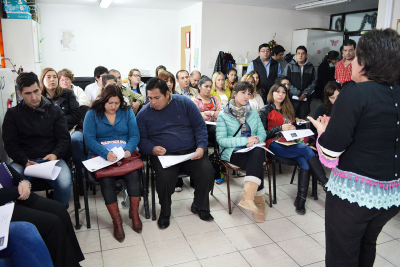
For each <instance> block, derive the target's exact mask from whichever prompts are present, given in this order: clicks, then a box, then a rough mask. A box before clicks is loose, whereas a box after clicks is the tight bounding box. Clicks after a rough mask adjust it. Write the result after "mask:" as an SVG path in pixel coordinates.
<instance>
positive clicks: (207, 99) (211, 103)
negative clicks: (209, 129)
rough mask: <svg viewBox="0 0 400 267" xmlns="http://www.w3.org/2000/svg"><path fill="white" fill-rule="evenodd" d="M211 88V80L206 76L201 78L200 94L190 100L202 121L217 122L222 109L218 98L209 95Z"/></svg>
mask: <svg viewBox="0 0 400 267" xmlns="http://www.w3.org/2000/svg"><path fill="white" fill-rule="evenodd" d="M211 87H212V81H211V79H210V78H208V77H207V76H203V77H201V78H200V80H199V89H200V93H199V94H198V95H197V96H195V97H194V98H192V101H193V102H194V103H195V104H196V106H197V107H198V108H199V110H200V113H201V116H203V119H204V121H217V118H218V114H219V112H220V110H221V108H222V105H221V101H219V99H218V97H216V96H212V95H211ZM214 130H215V127H214ZM209 138H210V136H209Z"/></svg>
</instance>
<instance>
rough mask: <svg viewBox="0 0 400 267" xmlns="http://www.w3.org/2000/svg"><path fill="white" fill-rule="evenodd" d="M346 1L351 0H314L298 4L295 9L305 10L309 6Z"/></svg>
mask: <svg viewBox="0 0 400 267" xmlns="http://www.w3.org/2000/svg"><path fill="white" fill-rule="evenodd" d="M346 2H351V0H319V1H314V2H310V3H304V4H300V5H297V6H296V7H295V9H296V10H303V9H308V8H315V7H322V6H330V5H336V4H342V3H346Z"/></svg>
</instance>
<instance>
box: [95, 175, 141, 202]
mask: <svg viewBox="0 0 400 267" xmlns="http://www.w3.org/2000/svg"><path fill="white" fill-rule="evenodd" d="M116 178H123V179H124V180H125V182H126V189H127V191H128V196H130V197H140V189H141V188H140V185H141V182H140V171H139V170H135V171H133V172H130V173H128V174H126V175H123V176H118V177H103V178H100V179H99V182H100V186H101V194H102V195H103V197H104V201H105V203H106V205H111V204H114V203H116V202H117V193H116V190H115V179H116Z"/></svg>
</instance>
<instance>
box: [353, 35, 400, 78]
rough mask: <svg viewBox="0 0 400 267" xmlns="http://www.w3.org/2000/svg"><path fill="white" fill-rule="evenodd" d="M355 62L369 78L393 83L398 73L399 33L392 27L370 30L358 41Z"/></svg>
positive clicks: (399, 57)
mask: <svg viewBox="0 0 400 267" xmlns="http://www.w3.org/2000/svg"><path fill="white" fill-rule="evenodd" d="M357 62H358V64H359V65H362V64H363V65H364V67H363V68H362V70H361V71H362V72H364V73H363V75H364V76H366V77H367V78H368V79H369V80H373V81H375V82H378V83H384V84H389V85H394V84H395V83H396V80H397V78H398V77H399V75H400V72H399V69H400V35H399V34H398V33H397V32H396V31H395V30H393V29H385V30H377V29H375V30H372V31H369V32H367V33H365V34H363V35H362V36H361V38H360V40H359V41H358V47H357Z"/></svg>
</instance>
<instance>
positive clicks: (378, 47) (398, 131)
mask: <svg viewBox="0 0 400 267" xmlns="http://www.w3.org/2000/svg"><path fill="white" fill-rule="evenodd" d="M351 64H352V69H353V71H352V75H351V79H352V80H353V81H355V83H349V84H347V85H346V86H345V87H344V88H343V89H342V90H341V92H340V95H339V97H338V99H337V100H336V102H335V105H334V106H333V110H332V116H331V117H330V119H329V118H328V117H320V118H318V119H317V120H314V119H312V118H310V117H309V119H310V121H311V122H312V123H313V124H314V126H315V128H317V131H318V134H319V138H318V141H317V148H318V153H319V155H320V156H319V157H320V160H321V161H322V162H323V163H324V165H325V166H327V167H329V168H333V170H332V172H331V177H330V179H329V182H328V184H327V188H328V192H327V195H326V202H325V235H326V258H325V263H326V266H328V267H329V266H373V264H374V260H375V253H376V240H377V238H378V235H379V233H380V232H381V230H382V227H383V226H384V225H385V224H386V223H387V222H388V221H389V220H390V219H391V218H392V217H394V216H395V215H396V214H398V213H399V211H400V208H399V206H400V197H399V196H400V186H399V178H400V144H399V138H400V128H399V127H400V126H399V120H400V86H399V85H396V79H397V78H398V77H399V74H400V73H399V69H400V36H399V35H398V34H397V33H396V32H395V31H394V30H392V29H385V30H372V31H369V32H367V33H365V34H363V35H362V36H361V38H360V40H359V42H358V45H357V52H356V57H355V58H354V60H353V62H352V63H351ZM355 100H357V101H355Z"/></svg>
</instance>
